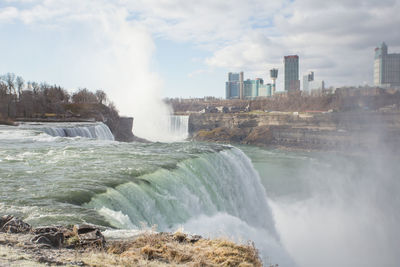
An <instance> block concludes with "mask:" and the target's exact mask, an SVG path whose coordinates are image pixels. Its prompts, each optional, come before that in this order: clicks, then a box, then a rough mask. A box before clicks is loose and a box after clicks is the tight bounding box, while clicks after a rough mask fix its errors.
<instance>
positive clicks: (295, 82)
mask: <svg viewBox="0 0 400 267" xmlns="http://www.w3.org/2000/svg"><path fill="white" fill-rule="evenodd" d="M283 63H284V68H285V91H286V92H293V91H298V90H300V80H299V56H298V55H293V56H285V57H284V61H283Z"/></svg>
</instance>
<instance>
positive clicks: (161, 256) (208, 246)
mask: <svg viewBox="0 0 400 267" xmlns="http://www.w3.org/2000/svg"><path fill="white" fill-rule="evenodd" d="M107 252H108V253H110V254H114V255H120V257H121V260H127V259H129V260H130V261H132V262H135V263H137V264H139V263H140V262H143V260H145V261H147V262H152V263H154V264H161V265H173V266H179V265H185V266H195V267H202V266H241V267H245V266H257V267H258V266H262V263H261V260H260V258H259V256H258V252H257V250H256V249H255V248H254V246H252V245H238V244H235V243H233V242H231V241H228V240H223V239H215V240H210V239H197V238H192V237H190V236H187V235H186V234H183V233H180V232H177V233H175V234H169V233H158V234H143V235H142V236H140V237H138V238H137V239H136V240H134V241H129V242H114V243H111V244H110V245H109V247H108V250H107Z"/></svg>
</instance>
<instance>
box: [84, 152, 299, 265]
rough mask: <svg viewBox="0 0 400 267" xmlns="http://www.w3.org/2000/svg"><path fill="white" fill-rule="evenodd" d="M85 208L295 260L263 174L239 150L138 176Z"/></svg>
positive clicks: (122, 221) (116, 220)
mask: <svg viewBox="0 0 400 267" xmlns="http://www.w3.org/2000/svg"><path fill="white" fill-rule="evenodd" d="M84 206H86V207H89V208H94V209H95V210H97V211H98V212H99V213H100V214H101V215H103V216H104V217H105V218H106V220H108V221H109V223H110V224H111V225H113V226H114V227H117V228H120V229H138V228H139V227H140V226H141V225H142V223H143V222H145V223H147V224H148V225H157V226H158V230H161V231H174V230H176V229H177V228H178V227H180V226H183V227H184V229H185V230H187V231H190V232H192V233H196V234H201V235H205V236H209V235H214V236H220V235H221V234H222V235H223V236H229V237H233V238H235V239H236V240H237V241H240V240H241V241H243V240H254V241H255V243H256V244H257V247H259V248H261V250H262V254H263V255H264V256H268V257H270V256H274V257H276V258H275V259H277V258H279V262H280V263H284V262H290V259H289V257H288V256H287V255H286V252H285V251H284V249H282V248H281V246H280V243H279V237H278V234H277V233H276V230H275V225H274V220H273V217H272V213H271V210H270V207H269V204H268V201H267V197H266V193H265V190H264V188H263V186H262V184H261V182H260V178H259V176H258V174H257V172H256V171H255V170H254V168H253V166H252V164H251V161H250V159H249V158H248V157H247V156H246V155H245V154H244V153H243V152H242V151H240V150H239V149H236V148H231V149H227V150H223V151H220V152H213V153H205V154H201V155H200V156H198V157H196V158H189V159H187V160H184V161H182V162H180V163H178V166H177V168H174V169H159V170H157V171H155V172H153V173H150V174H146V175H142V176H140V177H136V178H133V180H132V181H131V182H128V183H125V184H121V185H119V186H117V187H115V188H108V189H107V191H106V192H105V193H101V194H97V195H95V196H94V197H92V199H91V201H90V202H89V203H87V204H84ZM264 259H266V258H264ZM290 266H292V265H291V264H290Z"/></svg>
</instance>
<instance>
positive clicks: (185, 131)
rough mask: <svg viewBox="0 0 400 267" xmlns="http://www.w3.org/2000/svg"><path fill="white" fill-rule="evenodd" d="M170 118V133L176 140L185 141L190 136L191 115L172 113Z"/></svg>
mask: <svg viewBox="0 0 400 267" xmlns="http://www.w3.org/2000/svg"><path fill="white" fill-rule="evenodd" d="M168 120H169V124H168V125H169V129H168V130H169V134H170V135H171V136H173V139H174V141H183V140H185V139H186V138H188V136H189V116H177V115H171V116H169V117H168Z"/></svg>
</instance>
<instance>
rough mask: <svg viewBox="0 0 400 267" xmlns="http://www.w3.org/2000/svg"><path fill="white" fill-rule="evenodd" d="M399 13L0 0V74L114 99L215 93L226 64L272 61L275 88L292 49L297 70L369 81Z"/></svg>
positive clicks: (261, 66)
mask: <svg viewBox="0 0 400 267" xmlns="http://www.w3.org/2000/svg"><path fill="white" fill-rule="evenodd" d="M399 14H400V0H357V1H356V0H336V1H321V0H274V1H269V0H246V1H243V0H241V1H237V0H231V1H226V0H225V1H222V0H201V1H198V0H197V1H194V0H132V1H130V0H115V1H111V0H90V1H89V0H87V1H83V0H19V1H18V0H0V36H1V37H0V51H1V56H0V73H6V72H14V73H16V74H18V75H21V76H23V77H24V78H25V80H35V81H46V82H49V83H57V84H60V85H62V86H64V87H66V88H68V89H71V90H73V89H74V88H79V87H88V88H90V89H99V88H102V89H104V90H105V91H106V92H107V93H108V94H109V95H111V96H112V97H114V99H116V102H117V103H118V102H119V101H120V102H123V101H124V98H125V100H126V98H127V96H129V97H135V96H136V97H146V95H160V96H161V97H189V96H191V97H202V96H208V95H212V96H217V97H223V96H224V91H225V90H224V86H225V85H224V82H225V80H226V78H227V72H229V71H240V70H243V71H244V72H245V78H255V77H261V78H264V79H267V78H268V75H267V73H268V70H269V69H270V68H272V67H277V68H279V74H280V75H279V78H278V86H279V87H278V90H282V81H283V75H282V72H283V63H282V61H283V56H284V55H289V54H298V55H299V56H300V75H303V74H304V73H305V72H307V71H309V70H313V71H315V76H316V78H317V79H323V80H325V82H326V84H327V85H328V86H342V85H361V84H372V70H373V56H374V55H373V49H374V48H375V47H376V46H377V45H378V44H380V43H381V42H382V41H385V42H386V43H387V44H388V46H389V51H392V52H399V53H400V31H399V25H400V16H399ZM268 79H269V78H268ZM144 92H146V93H144ZM147 92H148V93H147ZM126 102H127V101H126Z"/></svg>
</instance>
